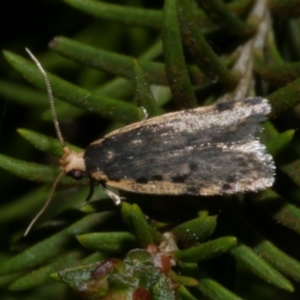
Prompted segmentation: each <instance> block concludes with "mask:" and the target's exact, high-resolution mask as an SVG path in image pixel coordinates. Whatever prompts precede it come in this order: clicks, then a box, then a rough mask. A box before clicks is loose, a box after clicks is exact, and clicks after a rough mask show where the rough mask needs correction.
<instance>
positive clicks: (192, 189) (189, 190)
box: [186, 185, 201, 195]
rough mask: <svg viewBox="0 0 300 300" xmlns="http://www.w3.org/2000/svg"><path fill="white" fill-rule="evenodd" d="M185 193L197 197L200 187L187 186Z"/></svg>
mask: <svg viewBox="0 0 300 300" xmlns="http://www.w3.org/2000/svg"><path fill="white" fill-rule="evenodd" d="M186 193H187V194H189V195H199V194H200V193H201V187H196V186H193V185H189V186H188V187H187V189H186Z"/></svg>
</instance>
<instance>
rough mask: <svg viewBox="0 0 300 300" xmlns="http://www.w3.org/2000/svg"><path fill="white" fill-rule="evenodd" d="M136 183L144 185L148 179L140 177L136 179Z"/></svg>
mask: <svg viewBox="0 0 300 300" xmlns="http://www.w3.org/2000/svg"><path fill="white" fill-rule="evenodd" d="M136 182H137V183H143V184H145V183H148V179H147V178H145V177H140V178H137V180H136Z"/></svg>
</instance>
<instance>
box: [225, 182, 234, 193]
mask: <svg viewBox="0 0 300 300" xmlns="http://www.w3.org/2000/svg"><path fill="white" fill-rule="evenodd" d="M232 188H233V185H232V184H230V183H225V184H223V186H222V191H224V192H226V191H228V190H231V189H232Z"/></svg>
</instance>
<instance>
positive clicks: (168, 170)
mask: <svg viewBox="0 0 300 300" xmlns="http://www.w3.org/2000/svg"><path fill="white" fill-rule="evenodd" d="M27 52H28V51H27ZM29 54H30V56H31V58H32V59H33V60H34V61H35V63H36V64H37V66H38V67H39V69H40V71H41V72H42V74H43V75H44V78H45V81H46V85H47V88H48V95H49V98H50V103H51V109H52V113H53V119H54V124H55V127H56V131H57V134H58V136H59V138H60V140H61V142H62V145H63V149H64V155H63V157H62V159H61V160H60V168H61V173H60V175H59V176H58V178H57V179H56V182H55V183H54V185H53V188H52V189H51V191H52V192H51V193H50V194H51V197H52V194H53V190H54V188H55V186H56V184H57V182H58V181H59V179H60V177H61V176H63V175H64V174H66V175H70V176H72V177H73V178H74V179H78V180H79V179H81V178H82V177H83V176H88V177H89V178H90V180H91V182H97V183H99V184H100V185H101V186H102V187H103V188H104V190H105V191H106V193H107V194H108V195H109V196H110V197H111V198H112V200H114V202H115V203H116V204H119V203H120V198H119V197H118V196H117V195H116V194H114V193H113V192H112V191H110V190H109V189H108V187H113V188H117V189H120V190H124V191H129V192H134V193H145V194H159V195H220V194H236V193H240V192H247V191H258V190H262V189H265V188H267V187H270V186H271V185H272V184H273V182H274V169H275V166H274V162H273V159H272V157H271V155H270V154H268V153H267V152H266V148H265V146H264V145H263V144H261V143H260V141H259V140H258V138H257V137H256V133H257V132H258V131H260V130H261V126H260V123H261V122H263V121H265V120H266V116H267V115H268V114H269V113H270V111H271V106H270V104H269V103H268V100H267V99H263V98H261V97H252V98H246V99H243V100H239V101H232V102H226V103H218V104H215V105H211V106H207V107H199V108H194V109H188V110H183V111H179V112H174V113H167V114H164V115H162V116H158V117H153V118H151V119H146V120H142V121H140V122H137V123H134V124H131V125H128V126H125V127H123V128H121V129H118V130H115V131H113V132H111V133H109V134H107V135H106V136H105V137H104V138H102V139H100V140H97V141H95V142H93V143H91V144H90V145H89V146H88V147H87V148H86V150H85V151H84V152H80V153H78V152H74V151H71V150H70V149H69V148H67V147H66V146H65V145H64V141H63V138H62V135H61V133H60V130H59V126H58V121H57V119H56V114H55V109H54V104H53V96H52V91H51V87H50V84H49V81H48V78H47V76H46V73H45V71H44V70H43V69H42V67H41V66H40V64H39V62H38V61H37V60H36V58H35V57H34V56H33V55H32V54H31V53H30V52H29ZM51 197H50V198H51ZM49 201H50V200H49ZM47 202H48V201H47ZM47 202H46V205H45V206H44V207H43V209H42V210H41V211H40V213H39V214H38V215H37V216H36V218H35V219H34V220H33V222H32V223H31V224H30V226H29V228H28V229H27V231H26V232H28V230H29V229H30V228H31V226H32V224H33V223H34V222H35V221H36V219H37V218H38V217H39V216H40V214H41V213H42V212H43V211H44V209H45V208H46V206H47V205H48V204H47Z"/></svg>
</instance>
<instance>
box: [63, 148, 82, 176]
mask: <svg viewBox="0 0 300 300" xmlns="http://www.w3.org/2000/svg"><path fill="white" fill-rule="evenodd" d="M63 150H64V155H63V157H62V158H61V159H60V160H59V163H60V169H61V171H62V172H63V173H64V174H66V175H68V176H71V177H72V178H73V179H75V180H80V179H82V178H83V176H84V174H85V163H84V159H83V154H84V152H75V151H72V150H70V149H69V148H68V147H66V146H65V147H64V148H63Z"/></svg>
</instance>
